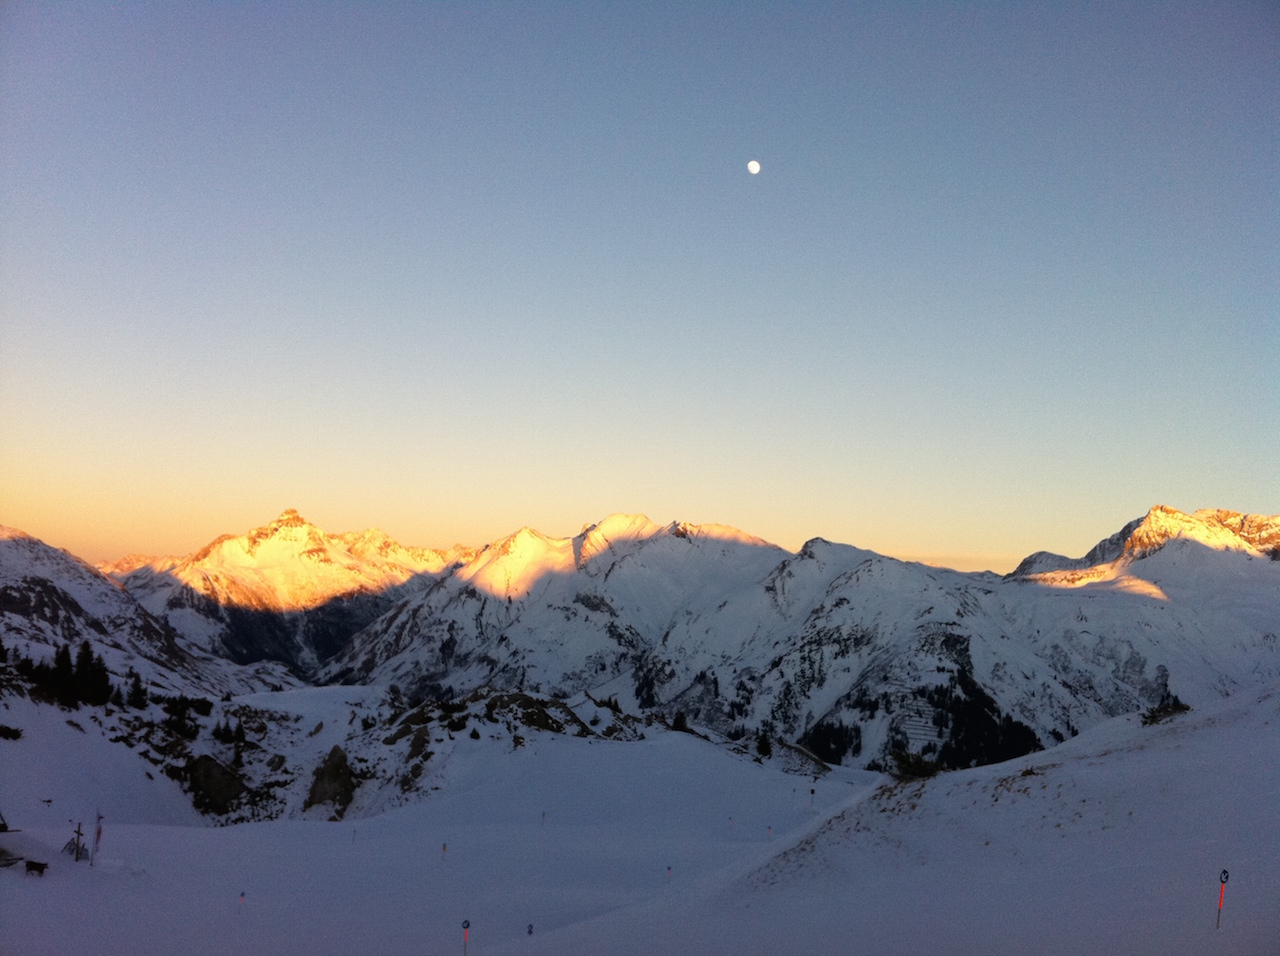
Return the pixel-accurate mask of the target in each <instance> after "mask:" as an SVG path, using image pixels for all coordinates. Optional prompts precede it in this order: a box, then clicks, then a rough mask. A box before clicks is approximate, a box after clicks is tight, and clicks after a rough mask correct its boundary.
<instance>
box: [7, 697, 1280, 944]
mask: <svg viewBox="0 0 1280 956" xmlns="http://www.w3.org/2000/svg"><path fill="white" fill-rule="evenodd" d="M368 692H369V691H368V690H367V689H363V688H318V689H304V690H297V691H290V692H287V693H286V694H284V695H275V700H276V705H277V706H287V707H288V708H290V709H292V710H293V711H295V712H296V713H298V714H299V715H300V716H302V719H303V722H304V723H306V722H309V721H312V720H315V721H317V722H319V721H322V720H324V719H326V717H328V718H329V719H332V717H333V715H334V714H335V713H336V712H338V711H339V710H341V708H344V707H345V706H346V705H347V704H348V703H350V702H352V701H354V697H352V701H348V700H345V699H340V698H342V697H343V696H344V695H346V696H348V697H350V696H351V695H360V694H364V693H368ZM281 701H284V702H285V703H284V704H281V703H280V702H281ZM4 703H5V704H7V705H8V706H7V708H6V709H5V710H0V723H6V724H10V725H13V724H17V725H19V726H21V727H23V728H24V733H23V736H22V737H21V739H19V740H0V808H3V811H4V813H5V816H6V818H7V821H8V824H9V826H10V827H11V828H15V829H17V830H19V832H9V833H5V834H0V847H3V848H4V849H6V850H8V851H9V852H11V853H15V854H17V855H19V856H22V857H25V858H27V859H31V860H38V861H42V862H48V863H49V867H48V869H47V871H46V872H45V873H44V875H43V876H42V877H37V876H35V875H28V874H26V873H25V872H24V867H22V866H20V865H18V866H10V867H7V868H4V869H0V952H3V953H5V954H11V956H35V954H50V956H52V954H59V956H62V954H69V953H76V954H126V953H127V954H173V953H189V954H193V956H194V954H262V956H269V954H280V956H286V954H288V956H292V954H310V956H320V954H346V953H357V952H363V953H379V954H388V956H395V954H424V953H425V954H436V953H460V952H462V951H463V945H464V940H463V934H464V930H463V921H464V920H465V921H468V922H469V924H470V926H469V929H468V930H467V931H466V933H467V937H468V938H467V940H466V946H467V952H468V953H469V954H471V956H485V954H521V956H525V954H528V956H533V954H544V953H545V954H551V953H556V954H565V953H569V954H573V953H583V954H587V953H598V954H619V956H626V954H637V956H638V954H650V953H677V952H680V953H734V954H739V953H747V954H750V953H759V954H766V953H767V954H774V953H829V954H849V953H876V954H893V953H902V954H921V953H928V954H950V953H954V954H963V953H986V954H1004V953H1007V954H1024V953H1063V954H1068V953H1069V954H1092V953H1097V954H1103V953H1106V954H1114V953H1126V954H1143V953H1152V954H1155V953H1160V954H1170V953H1241V954H1244V953H1250V954H1261V953H1271V952H1275V951H1277V947H1280V812H1278V811H1280V688H1275V689H1272V690H1270V691H1257V690H1253V691H1242V692H1241V693H1238V694H1236V695H1233V696H1232V697H1230V698H1225V699H1223V700H1221V701H1220V702H1218V703H1216V704H1214V705H1213V706H1202V707H1198V708H1196V709H1195V710H1192V711H1190V712H1188V713H1183V714H1178V715H1175V716H1173V717H1170V718H1167V719H1166V720H1164V721H1162V722H1161V723H1158V724H1154V725H1151V726H1144V725H1143V723H1142V720H1141V717H1140V715H1137V714H1133V715H1127V716H1123V717H1118V718H1114V719H1112V720H1109V721H1106V722H1104V723H1102V724H1100V725H1098V726H1096V727H1093V728H1091V729H1089V730H1087V731H1085V732H1083V733H1081V734H1080V736H1078V737H1076V738H1074V739H1071V740H1069V741H1067V742H1066V743H1064V744H1061V745H1058V746H1056V747H1053V748H1050V749H1048V750H1046V751H1043V752H1039V753H1035V754H1030V755H1028V756H1026V757H1022V758H1019V759H1017V760H1013V761H1010V762H1007V763H1003V764H997V765H992V766H986V767H979V768H976V769H970V770H961V771H955V772H952V773H943V774H939V775H938V776H935V777H932V778H930V779H928V780H924V781H901V780H895V779H894V778H891V777H888V776H885V775H877V774H872V773H867V772H865V771H851V770H845V769H841V768H835V769H834V770H833V771H832V772H830V773H827V774H824V775H822V776H821V777H820V778H818V779H816V780H815V779H814V777H813V776H812V775H799V774H795V773H784V772H782V771H781V770H779V769H778V768H777V762H776V761H773V762H770V761H766V762H764V763H760V762H757V761H755V760H753V759H751V758H750V757H749V756H743V755H741V754H735V753H732V752H730V751H729V750H728V749H726V748H725V747H723V746H718V745H715V744H712V743H709V742H707V741H705V740H703V739H701V738H699V737H697V736H694V735H692V734H687V733H680V732H676V731H671V730H666V729H663V728H661V727H653V728H651V729H649V730H648V731H647V732H646V735H645V738H644V739H643V740H633V741H608V740H600V739H583V738H576V737H571V736H567V735H556V734H550V733H538V732H531V733H530V734H529V736H528V739H527V741H526V742H525V743H524V745H523V746H521V747H519V748H516V749H514V750H513V749H512V745H511V741H510V740H499V739H496V738H489V737H482V738H481V739H480V740H470V739H467V740H465V741H461V742H460V743H459V745H458V746H456V747H455V748H454V749H453V750H452V752H451V753H450V754H449V755H448V758H447V760H446V761H445V762H444V763H443V765H442V767H441V770H440V772H439V773H440V776H439V779H438V780H437V781H436V783H435V784H434V786H438V787H439V789H433V790H431V791H430V792H429V793H428V794H427V795H426V796H425V797H423V798H418V799H416V800H415V801H414V802H410V803H406V804H405V805H403V806H400V807H392V808H389V809H385V810H382V811H379V812H369V813H367V814H366V815H363V816H361V815H359V814H357V813H356V808H355V807H354V806H353V810H352V813H350V814H348V816H347V817H346V818H345V819H344V820H342V821H340V822H328V821H325V820H323V819H320V818H319V817H317V818H316V819H314V820H313V819H305V820H297V819H294V820H277V821H271V822H264V823H249V824H241V825H236V826H228V827H213V826H210V825H209V824H208V823H207V822H206V821H205V820H204V818H202V817H200V816H199V815H198V814H196V813H195V811H194V810H192V809H191V805H190V802H189V799H188V798H187V797H186V796H185V795H184V794H183V793H182V792H181V790H180V789H179V787H178V785H177V784H176V783H174V782H173V781H171V780H168V779H167V778H165V777H164V776H162V775H160V774H158V773H155V774H152V777H151V778H149V777H148V776H147V773H148V771H149V770H150V769H154V768H149V766H148V764H147V763H145V762H144V761H143V760H141V759H140V758H139V757H138V756H137V755H135V754H134V753H133V752H132V751H130V750H127V749H126V748H123V747H119V746H106V744H107V740H106V739H105V737H104V736H103V731H102V729H101V728H99V727H97V726H96V725H95V724H94V723H93V722H91V721H90V720H89V719H88V713H89V712H88V711H80V712H69V711H62V710H59V709H57V708H55V707H48V706H39V707H37V706H35V705H33V704H31V703H29V702H28V701H26V700H24V699H20V698H12V697H11V698H6V700H5V702H4ZM18 711H21V712H20V713H19V712H18ZM341 712H343V713H345V710H342V711H341ZM70 721H75V722H76V723H77V724H79V727H74V726H71V725H70ZM695 729H696V728H695ZM464 744H465V745H464ZM811 791H812V792H811ZM98 812H101V813H102V815H103V817H104V820H103V836H102V840H101V843H100V844H99V846H98V849H97V853H96V855H95V858H94V860H93V863H92V865H90V863H88V862H80V863H76V862H74V861H73V859H72V857H71V856H69V855H67V854H64V853H63V852H62V848H63V845H64V844H65V843H66V842H67V840H68V838H69V837H70V836H71V833H72V831H73V830H74V829H75V826H76V824H77V823H82V824H83V830H84V832H85V834H86V842H92V834H93V826H94V821H95V819H96V813H98ZM1224 870H1225V871H1227V872H1228V873H1229V881H1228V883H1227V884H1226V888H1225V892H1223V891H1222V885H1221V883H1220V879H1221V874H1222V872H1223V871H1224ZM242 894H243V897H242ZM1220 896H1221V899H1222V903H1223V905H1222V909H1221V919H1220V923H1219V909H1218V903H1219V899H1220ZM530 927H532V933H530Z"/></svg>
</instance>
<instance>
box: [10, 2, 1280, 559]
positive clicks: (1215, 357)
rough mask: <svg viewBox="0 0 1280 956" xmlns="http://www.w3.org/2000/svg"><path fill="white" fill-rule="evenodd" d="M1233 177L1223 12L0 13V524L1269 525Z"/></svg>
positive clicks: (1254, 208)
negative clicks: (611, 519) (1214, 521)
mask: <svg viewBox="0 0 1280 956" xmlns="http://www.w3.org/2000/svg"><path fill="white" fill-rule="evenodd" d="M1278 156H1280V7H1278V6H1277V5H1276V4H1275V3H1272V2H1261V0H1260V2H1245V0H1242V2H1236V3H1221V4H1213V3H1176V2H1159V3H1123V4H1121V3H1088V4H1081V3H1025V4H1017V3H958V4H948V3H933V2H930V3H909V2H886V3H881V4H855V3H832V4H828V3H812V4H805V3H797V4H776V3H759V4H743V3H719V4H718V3H688V4H661V3H651V2H646V3H636V4H625V3H572V4H567V3H566V4H558V3H527V4H519V3H496V4H487V3H481V4H475V3H466V4H463V3H458V4H450V3H446V4H403V5H398V4H365V3H356V4H341V3H338V4H313V3H296V4H294V3H212V4H186V3H183V4H170V3H118V4H117V3H111V4H107V3H97V2H93V3H24V2H12V3H7V4H5V5H4V6H3V7H0V163H2V166H0V376H2V377H0V523H4V524H9V525H14V526H17V527H20V528H22V529H23V530H26V531H28V532H29V533H32V534H35V535H37V536H39V537H43V538H44V539H45V540H48V541H50V542H51V543H53V544H57V545H59V546H62V547H67V548H69V549H71V550H72V551H74V552H76V553H78V554H81V555H82V556H85V557H88V558H91V559H100V558H112V557H118V556H120V555H122V554H124V553H125V552H128V551H143V552H152V553H155V552H173V553H185V552H188V551H191V550H194V549H196V548H197V547H199V546H201V545H202V544H204V543H206V542H207V541H208V540H209V539H210V538H212V537H213V536H214V535H216V534H219V533H223V532H240V531H243V530H246V529H247V528H249V527H251V526H254V525H257V524H261V523H265V522H266V521H268V520H270V519H271V518H273V517H274V516H275V515H276V514H278V513H279V512H280V511H281V510H282V509H284V508H286V507H295V508H297V509H299V510H300V511H301V512H302V513H303V514H304V515H305V516H307V517H309V518H311V519H312V520H313V521H315V522H317V523H318V524H320V525H322V526H323V527H326V528H328V529H329V530H334V531H338V530H351V529H356V528H362V527H365V526H369V525H380V526H382V527H383V528H385V529H386V530H387V531H388V532H389V533H391V534H392V535H393V536H395V537H397V538H399V539H400V540H402V541H404V542H405V543H408V544H416V545H430V546H444V545H448V544H452V543H454V542H455V541H461V542H463V543H467V544H480V543H483V542H485V541H488V540H491V539H493V538H495V537H497V536H499V535H501V534H504V533H507V532H510V531H513V530H515V529H516V528H518V527H520V526H522V525H526V524H527V525H532V526H533V527H536V528H538V529H540V530H542V531H544V532H546V533H549V534H557V535H558V534H572V533H575V532H576V531H577V530H578V529H579V528H580V527H581V526H582V524H583V523H584V522H588V521H593V520H598V519H599V518H602V517H604V516H605V515H607V514H609V513H610V512H614V511H641V512H644V513H647V514H648V515H649V516H650V517H651V518H653V519H654V520H656V521H670V520H674V519H680V520H688V521H694V522H713V521H714V522H721V523H725V524H732V525H736V526H738V527H741V528H743V529H744V530H747V531H750V532H752V533H755V534H758V535H760V536H762V537H765V538H768V539H770V540H773V541H776V542H777V543H779V544H782V545H784V546H787V547H791V548H795V547H798V546H799V545H800V543H801V542H803V541H804V540H805V539H806V538H808V537H811V536H814V535H821V536H823V537H826V538H829V539H831V540H836V541H843V542H848V543H852V544H857V545H859V546H862V547H868V548H873V549H875V550H878V551H882V552H884V553H889V554H894V555H898V556H905V557H914V558H925V559H929V560H935V561H940V562H942V563H949V564H952V565H955V566H961V567H979V566H981V567H995V568H997V569H998V570H1007V569H1008V568H1010V567H1012V566H1013V564H1014V563H1016V561H1017V559H1018V558H1019V557H1020V556H1022V555H1024V554H1026V553H1027V552H1029V551H1032V550H1037V549H1041V548H1044V549H1051V550H1056V551H1062V552H1065V553H1068V554H1073V555H1077V554H1081V553H1083V552H1084V551H1085V550H1087V548H1088V547H1089V546H1090V545H1092V544H1093V543H1094V542H1095V541H1096V540H1097V539H1098V538H1100V537H1103V536H1105V535H1107V534H1110V533H1111V532H1113V531H1115V530H1116V529H1118V528H1119V526H1120V524H1122V523H1123V522H1124V521H1125V520H1128V519H1130V518H1133V517H1137V516H1138V515H1141V514H1142V513H1144V512H1145V511H1146V509H1147V508H1148V507H1150V506H1151V505H1153V504H1156V503H1158V502H1159V503H1166V504H1169V505H1172V506H1174V507H1178V508H1183V509H1185V510H1191V509H1194V508H1199V507H1224V508H1230V509H1233V510H1239V511H1261V512H1267V513H1274V512H1277V511H1280V494H1278V492H1280V160H1278ZM750 159H757V160H759V162H760V163H761V164H762V167H763V169H762V171H761V172H760V174H759V175H757V176H752V175H750V174H749V173H748V172H747V168H746V164H747V161H748V160H750Z"/></svg>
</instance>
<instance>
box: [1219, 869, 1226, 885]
mask: <svg viewBox="0 0 1280 956" xmlns="http://www.w3.org/2000/svg"><path fill="white" fill-rule="evenodd" d="M1219 879H1221V880H1222V882H1223V883H1225V882H1227V871H1226V870H1223V871H1222V876H1221V877H1219Z"/></svg>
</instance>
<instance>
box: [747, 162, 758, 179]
mask: <svg viewBox="0 0 1280 956" xmlns="http://www.w3.org/2000/svg"><path fill="white" fill-rule="evenodd" d="M747 172H749V173H750V174H751V175H752V176H754V175H755V174H756V173H758V172H760V164H759V163H757V162H756V161H755V160H754V159H753V160H751V162H749V163H747Z"/></svg>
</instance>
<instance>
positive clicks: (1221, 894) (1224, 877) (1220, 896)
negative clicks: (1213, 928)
mask: <svg viewBox="0 0 1280 956" xmlns="http://www.w3.org/2000/svg"><path fill="white" fill-rule="evenodd" d="M1218 879H1220V880H1221V881H1222V889H1220V890H1218V927H1217V928H1218V929H1222V899H1223V897H1225V896H1226V895H1227V871H1226V870H1223V871H1222V876H1220V877H1218Z"/></svg>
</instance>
